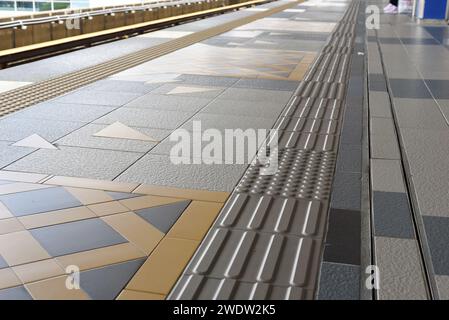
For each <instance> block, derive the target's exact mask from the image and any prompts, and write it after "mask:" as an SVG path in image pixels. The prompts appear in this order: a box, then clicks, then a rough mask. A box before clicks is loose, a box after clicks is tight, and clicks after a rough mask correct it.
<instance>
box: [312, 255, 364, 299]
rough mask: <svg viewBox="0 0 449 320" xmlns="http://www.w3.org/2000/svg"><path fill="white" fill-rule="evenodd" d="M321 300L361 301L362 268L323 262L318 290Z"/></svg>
mask: <svg viewBox="0 0 449 320" xmlns="http://www.w3.org/2000/svg"><path fill="white" fill-rule="evenodd" d="M318 299H319V300H359V299H360V267H359V266H351V265H346V264H339V263H328V262H323V264H322V265H321V277H320V284H319V289H318Z"/></svg>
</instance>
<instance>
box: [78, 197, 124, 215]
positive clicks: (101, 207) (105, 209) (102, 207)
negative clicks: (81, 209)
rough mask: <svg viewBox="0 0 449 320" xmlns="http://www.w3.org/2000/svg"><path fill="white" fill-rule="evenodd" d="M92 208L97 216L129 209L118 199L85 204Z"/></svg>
mask: <svg viewBox="0 0 449 320" xmlns="http://www.w3.org/2000/svg"><path fill="white" fill-rule="evenodd" d="M87 207H88V208H89V209H90V210H92V211H93V212H94V213H95V214H96V215H97V216H99V217H101V216H107V215H110V214H116V213H123V212H127V211H129V209H128V208H127V207H125V206H124V205H123V204H121V203H120V202H118V201H111V202H106V203H98V204H93V205H90V206H87Z"/></svg>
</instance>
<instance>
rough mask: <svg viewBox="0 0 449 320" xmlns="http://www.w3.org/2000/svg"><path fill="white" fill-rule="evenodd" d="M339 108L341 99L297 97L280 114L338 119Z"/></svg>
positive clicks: (340, 107)
mask: <svg viewBox="0 0 449 320" xmlns="http://www.w3.org/2000/svg"><path fill="white" fill-rule="evenodd" d="M341 109H342V101H341V100H332V99H315V98H298V99H297V100H295V101H294V102H293V104H290V105H289V106H288V107H287V108H286V109H285V110H284V112H282V116H284V117H298V118H310V119H326V120H338V119H339V118H340V113H341Z"/></svg>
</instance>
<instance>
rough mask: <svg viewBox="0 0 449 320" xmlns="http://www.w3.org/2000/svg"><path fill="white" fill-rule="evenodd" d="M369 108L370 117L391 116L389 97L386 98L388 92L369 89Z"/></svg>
mask: <svg viewBox="0 0 449 320" xmlns="http://www.w3.org/2000/svg"><path fill="white" fill-rule="evenodd" d="M369 110H370V115H371V116H372V117H383V118H391V108H390V99H388V93H386V92H375V91H370V93H369Z"/></svg>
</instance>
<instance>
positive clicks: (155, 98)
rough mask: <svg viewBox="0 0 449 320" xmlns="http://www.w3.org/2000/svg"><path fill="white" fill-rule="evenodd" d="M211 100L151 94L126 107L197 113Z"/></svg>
mask: <svg viewBox="0 0 449 320" xmlns="http://www.w3.org/2000/svg"><path fill="white" fill-rule="evenodd" d="M210 101H211V99H209V98H196V97H178V96H176V95H163V94H154V93H150V94H147V95H144V96H143V97H140V98H137V99H136V100H133V101H132V102H130V103H128V104H127V105H125V107H130V108H131V107H132V108H145V109H156V110H167V111H182V112H197V111H198V110H200V109H201V108H203V107H204V106H205V105H207V104H208V103H210Z"/></svg>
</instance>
